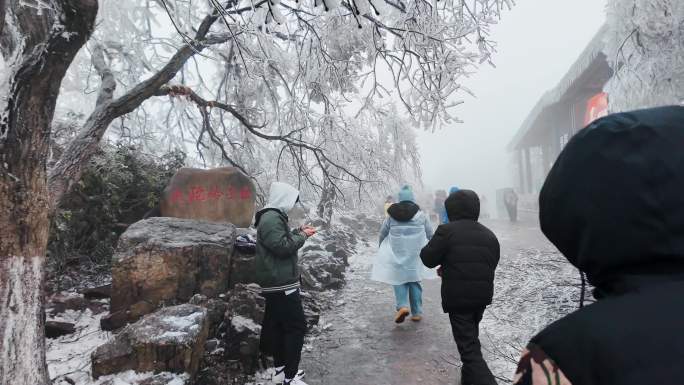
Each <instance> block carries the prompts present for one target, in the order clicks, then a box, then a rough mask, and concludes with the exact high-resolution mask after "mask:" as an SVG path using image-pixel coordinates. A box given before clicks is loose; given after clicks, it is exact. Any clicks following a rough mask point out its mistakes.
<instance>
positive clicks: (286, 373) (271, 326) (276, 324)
mask: <svg viewBox="0 0 684 385" xmlns="http://www.w3.org/2000/svg"><path fill="white" fill-rule="evenodd" d="M297 202H299V191H298V190H297V189H296V188H294V187H292V186H290V185H288V184H286V183H281V182H274V183H273V184H271V190H270V193H269V199H268V204H267V205H266V206H265V207H264V208H263V209H262V210H260V211H259V212H257V214H256V222H255V226H256V228H257V242H256V256H255V260H256V280H257V283H258V284H259V285H260V286H261V290H262V295H263V296H264V298H265V299H266V310H265V313H264V320H263V323H262V332H261V341H260V348H261V350H262V352H263V353H265V354H266V355H269V356H273V358H274V364H275V374H274V377H273V382H274V383H276V384H284V385H306V383H304V382H303V381H302V380H301V378H302V377H303V376H304V373H303V371H300V370H299V362H300V360H301V352H302V346H303V345H304V335H305V333H306V320H305V318H304V309H303V307H302V301H301V297H300V295H299V285H300V284H299V282H300V271H299V266H298V255H297V251H298V250H299V249H300V248H301V247H302V246H304V243H305V242H306V240H307V238H309V237H312V236H313V235H315V234H316V229H314V228H313V227H311V226H302V227H300V228H297V229H294V230H291V229H290V227H289V224H288V221H289V219H288V212H290V211H291V210H292V209H293V208H294V206H295V204H296V203H297Z"/></svg>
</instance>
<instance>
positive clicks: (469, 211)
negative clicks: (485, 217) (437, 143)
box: [420, 190, 499, 312]
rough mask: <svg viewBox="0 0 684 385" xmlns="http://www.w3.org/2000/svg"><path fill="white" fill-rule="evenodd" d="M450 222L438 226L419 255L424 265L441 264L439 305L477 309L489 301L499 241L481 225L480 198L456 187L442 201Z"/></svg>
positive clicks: (449, 308) (444, 307)
mask: <svg viewBox="0 0 684 385" xmlns="http://www.w3.org/2000/svg"><path fill="white" fill-rule="evenodd" d="M445 206H446V210H447V215H448V216H449V223H447V224H444V225H441V226H439V227H438V228H437V231H436V232H435V235H433V237H432V239H431V240H430V242H429V243H428V244H427V245H426V246H425V247H424V248H423V250H422V251H421V253H420V258H421V259H422V260H423V263H424V264H425V266H427V267H430V268H433V267H436V266H440V265H441V266H442V307H443V309H444V311H445V312H449V310H451V309H454V310H456V309H472V308H480V307H484V306H487V305H489V304H490V303H492V297H493V294H494V270H495V269H496V265H497V264H498V263H499V241H498V240H497V239H496V236H495V235H494V233H492V232H491V231H490V230H489V229H488V228H486V227H485V226H483V225H482V224H480V223H479V222H478V221H477V219H478V217H479V216H480V200H479V199H478V197H477V194H475V193H474V192H473V191H470V190H459V191H458V192H456V193H453V194H451V195H450V196H449V198H447V200H446V202H445Z"/></svg>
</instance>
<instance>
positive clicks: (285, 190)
mask: <svg viewBox="0 0 684 385" xmlns="http://www.w3.org/2000/svg"><path fill="white" fill-rule="evenodd" d="M297 199H299V191H298V190H297V189H296V188H294V187H292V186H290V185H289V184H287V183H282V182H273V183H271V191H270V192H269V194H268V203H266V206H264V208H263V209H262V211H263V210H265V209H276V210H279V211H280V212H282V213H283V214H287V213H288V212H290V211H291V210H292V209H293V208H294V206H295V204H296V203H297Z"/></svg>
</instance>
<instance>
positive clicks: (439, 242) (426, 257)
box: [420, 226, 449, 269]
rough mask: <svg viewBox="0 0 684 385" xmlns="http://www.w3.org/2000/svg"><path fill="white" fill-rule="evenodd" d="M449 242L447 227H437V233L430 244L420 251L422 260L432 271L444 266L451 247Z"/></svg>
mask: <svg viewBox="0 0 684 385" xmlns="http://www.w3.org/2000/svg"><path fill="white" fill-rule="evenodd" d="M447 241H448V236H447V231H446V229H445V227H444V226H439V227H437V231H435V234H434V235H433V236H432V239H430V242H428V244H427V245H425V247H423V250H421V251H420V259H421V260H422V261H423V264H424V265H425V266H427V267H429V268H431V269H432V268H434V267H437V266H439V265H441V264H442V262H443V260H444V255H445V254H446V252H447V249H448V247H449V244H448V242H447Z"/></svg>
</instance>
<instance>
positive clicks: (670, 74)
mask: <svg viewBox="0 0 684 385" xmlns="http://www.w3.org/2000/svg"><path fill="white" fill-rule="evenodd" d="M607 7H608V8H607V11H608V26H609V29H608V33H607V35H606V54H607V56H608V59H609V61H610V63H611V66H612V67H613V69H614V70H615V76H613V78H612V79H611V80H610V82H609V83H608V85H607V87H606V90H607V92H608V93H609V95H610V107H611V110H612V111H616V112H617V111H625V110H630V109H635V108H644V107H653V106H661V105H669V104H679V103H681V102H683V101H684V2H682V1H677V0H610V1H608V6H607Z"/></svg>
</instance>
